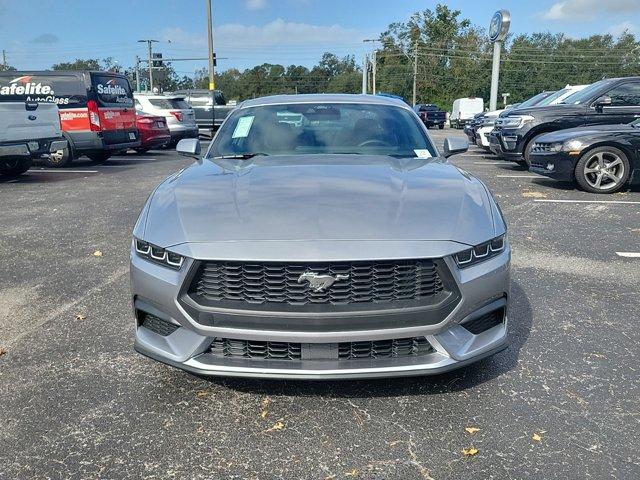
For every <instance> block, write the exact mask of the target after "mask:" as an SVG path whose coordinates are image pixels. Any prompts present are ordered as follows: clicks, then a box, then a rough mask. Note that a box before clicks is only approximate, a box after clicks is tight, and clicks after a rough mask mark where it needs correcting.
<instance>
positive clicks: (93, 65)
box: [51, 58, 103, 70]
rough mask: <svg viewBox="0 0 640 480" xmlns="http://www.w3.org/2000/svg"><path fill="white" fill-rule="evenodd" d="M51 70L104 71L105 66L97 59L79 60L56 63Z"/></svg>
mask: <svg viewBox="0 0 640 480" xmlns="http://www.w3.org/2000/svg"><path fill="white" fill-rule="evenodd" d="M51 70H103V66H102V64H101V63H100V60H98V59H96V58H87V59H81V58H77V59H76V60H75V61H74V62H62V63H56V64H54V65H52V66H51Z"/></svg>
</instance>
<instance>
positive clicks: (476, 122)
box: [462, 112, 486, 143]
mask: <svg viewBox="0 0 640 480" xmlns="http://www.w3.org/2000/svg"><path fill="white" fill-rule="evenodd" d="M485 113H486V112H481V113H476V114H475V115H474V116H473V118H472V119H471V120H470V121H468V122H467V123H465V125H464V127H462V131H463V132H464V134H465V135H466V136H467V138H468V140H469V143H475V141H476V128H478V127H479V126H480V124H481V123H482V121H483V119H484V116H485Z"/></svg>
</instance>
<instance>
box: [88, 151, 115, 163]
mask: <svg viewBox="0 0 640 480" xmlns="http://www.w3.org/2000/svg"><path fill="white" fill-rule="evenodd" d="M111 155H112V154H111V152H98V153H88V154H87V157H89V159H90V160H91V161H92V162H95V163H104V162H106V161H107V160H109V158H111Z"/></svg>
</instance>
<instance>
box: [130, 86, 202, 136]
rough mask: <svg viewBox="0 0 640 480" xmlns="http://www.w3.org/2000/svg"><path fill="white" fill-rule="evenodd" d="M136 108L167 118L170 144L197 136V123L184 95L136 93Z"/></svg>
mask: <svg viewBox="0 0 640 480" xmlns="http://www.w3.org/2000/svg"><path fill="white" fill-rule="evenodd" d="M133 98H134V100H135V103H136V110H140V111H143V112H144V113H147V114H149V115H157V116H161V117H165V118H166V119H167V126H168V127H169V132H170V133H171V142H170V143H169V145H170V146H175V145H176V144H177V143H178V141H180V140H182V139H183V138H198V125H197V124H196V117H195V114H194V112H193V109H192V108H191V106H190V105H189V104H188V103H187V102H186V101H185V99H184V95H148V94H144V93H136V94H134V96H133Z"/></svg>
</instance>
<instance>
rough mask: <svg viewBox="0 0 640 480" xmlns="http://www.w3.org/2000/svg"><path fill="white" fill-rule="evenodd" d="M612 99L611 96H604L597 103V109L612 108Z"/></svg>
mask: <svg viewBox="0 0 640 480" xmlns="http://www.w3.org/2000/svg"><path fill="white" fill-rule="evenodd" d="M611 103H612V102H611V97H610V96H609V95H602V96H601V97H600V98H598V99H597V100H596V102H595V106H596V107H600V108H602V107H610V106H611Z"/></svg>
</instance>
